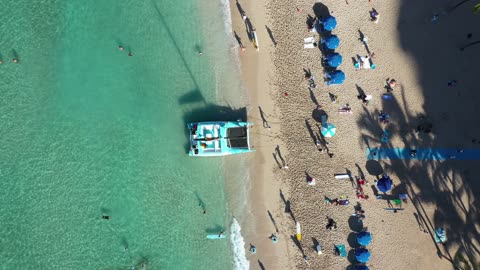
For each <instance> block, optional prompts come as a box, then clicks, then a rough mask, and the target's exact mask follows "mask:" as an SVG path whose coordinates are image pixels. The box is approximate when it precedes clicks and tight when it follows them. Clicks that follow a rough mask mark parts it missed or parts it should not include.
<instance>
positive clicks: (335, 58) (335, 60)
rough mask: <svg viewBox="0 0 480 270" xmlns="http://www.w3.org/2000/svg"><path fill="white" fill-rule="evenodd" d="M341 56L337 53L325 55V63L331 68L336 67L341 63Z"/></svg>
mask: <svg viewBox="0 0 480 270" xmlns="http://www.w3.org/2000/svg"><path fill="white" fill-rule="evenodd" d="M342 60H343V59H342V56H341V55H340V54H339V53H332V54H329V55H327V63H328V65H329V66H331V67H338V66H340V64H341V63H342Z"/></svg>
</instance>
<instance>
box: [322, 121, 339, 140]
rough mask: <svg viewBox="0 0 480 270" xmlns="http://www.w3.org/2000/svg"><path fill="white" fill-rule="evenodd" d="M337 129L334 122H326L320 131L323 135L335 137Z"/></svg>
mask: <svg viewBox="0 0 480 270" xmlns="http://www.w3.org/2000/svg"><path fill="white" fill-rule="evenodd" d="M336 130H337V129H336V128H335V125H334V124H330V123H326V124H324V125H322V128H321V130H320V131H321V132H322V135H323V136H325V137H333V135H335V132H336Z"/></svg>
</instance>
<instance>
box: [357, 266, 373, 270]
mask: <svg viewBox="0 0 480 270" xmlns="http://www.w3.org/2000/svg"><path fill="white" fill-rule="evenodd" d="M354 269H355V270H370V268H368V266H366V265H355V268H354Z"/></svg>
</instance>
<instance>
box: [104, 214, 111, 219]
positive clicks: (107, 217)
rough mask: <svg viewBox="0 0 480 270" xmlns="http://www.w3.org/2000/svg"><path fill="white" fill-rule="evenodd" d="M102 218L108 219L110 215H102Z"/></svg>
mask: <svg viewBox="0 0 480 270" xmlns="http://www.w3.org/2000/svg"><path fill="white" fill-rule="evenodd" d="M102 219H110V216H106V215H103V216H102Z"/></svg>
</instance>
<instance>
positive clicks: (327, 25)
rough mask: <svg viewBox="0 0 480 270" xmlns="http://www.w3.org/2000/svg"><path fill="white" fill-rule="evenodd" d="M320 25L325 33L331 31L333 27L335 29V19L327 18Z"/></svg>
mask: <svg viewBox="0 0 480 270" xmlns="http://www.w3.org/2000/svg"><path fill="white" fill-rule="evenodd" d="M322 24H323V29H325V30H326V31H332V30H333V29H335V27H337V19H335V17H333V16H328V17H327V18H325V19H323V20H322Z"/></svg>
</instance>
